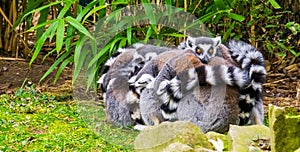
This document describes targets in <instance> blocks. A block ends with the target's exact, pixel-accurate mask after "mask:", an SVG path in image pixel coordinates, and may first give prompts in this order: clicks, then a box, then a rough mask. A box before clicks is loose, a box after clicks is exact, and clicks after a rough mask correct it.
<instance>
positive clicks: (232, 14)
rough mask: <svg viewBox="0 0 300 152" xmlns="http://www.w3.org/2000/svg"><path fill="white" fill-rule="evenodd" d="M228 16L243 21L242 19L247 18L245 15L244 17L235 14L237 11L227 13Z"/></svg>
mask: <svg viewBox="0 0 300 152" xmlns="http://www.w3.org/2000/svg"><path fill="white" fill-rule="evenodd" d="M227 17H229V18H232V19H234V20H237V21H239V22H242V21H244V20H245V17H244V16H242V15H238V14H235V13H228V14H227Z"/></svg>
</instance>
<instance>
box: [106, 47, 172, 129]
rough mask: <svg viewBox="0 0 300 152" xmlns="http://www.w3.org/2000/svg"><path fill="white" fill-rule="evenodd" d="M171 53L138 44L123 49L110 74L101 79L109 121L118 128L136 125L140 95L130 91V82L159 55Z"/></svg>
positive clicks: (166, 49) (164, 49) (162, 48)
mask: <svg viewBox="0 0 300 152" xmlns="http://www.w3.org/2000/svg"><path fill="white" fill-rule="evenodd" d="M168 50H170V48H166V47H157V46H152V45H143V44H139V45H135V46H134V47H133V48H128V49H123V50H122V53H121V54H120V55H118V56H117V57H116V59H115V61H114V62H113V63H112V65H111V67H110V68H109V71H108V72H107V73H106V74H105V75H104V77H102V78H101V79H102V82H103V83H102V84H101V85H102V88H104V90H103V91H104V92H105V96H104V103H105V111H106V116H107V120H108V121H109V122H111V123H113V124H115V125H123V126H128V125H133V124H134V123H135V122H136V119H141V118H140V116H139V115H140V111H139V98H138V95H137V94H135V93H134V92H131V91H130V90H129V85H130V84H129V82H128V81H129V80H130V78H132V77H133V76H135V75H136V74H137V73H138V72H139V70H140V69H141V68H142V67H143V66H144V64H145V63H147V62H149V61H150V60H151V59H152V58H154V57H156V56H157V55H158V54H160V53H163V52H165V51H168Z"/></svg>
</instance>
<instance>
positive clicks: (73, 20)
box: [65, 16, 96, 41]
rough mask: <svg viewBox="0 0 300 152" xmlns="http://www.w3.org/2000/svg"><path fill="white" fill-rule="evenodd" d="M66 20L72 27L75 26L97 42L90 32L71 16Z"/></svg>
mask: <svg viewBox="0 0 300 152" xmlns="http://www.w3.org/2000/svg"><path fill="white" fill-rule="evenodd" d="M65 19H66V21H67V22H68V23H70V24H71V25H72V26H74V27H75V28H76V29H77V30H78V31H79V32H81V33H83V34H84V35H86V36H87V37H89V38H90V39H92V40H94V41H96V40H95V38H94V37H93V36H92V35H91V34H90V32H89V31H88V30H87V29H86V28H85V27H84V26H83V25H82V24H80V23H79V22H78V21H77V20H76V19H74V18H73V17H70V16H67V17H66V18H65Z"/></svg>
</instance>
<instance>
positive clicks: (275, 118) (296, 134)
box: [269, 105, 300, 152]
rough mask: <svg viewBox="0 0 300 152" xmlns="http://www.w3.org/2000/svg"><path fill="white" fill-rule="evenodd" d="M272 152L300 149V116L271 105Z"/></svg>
mask: <svg viewBox="0 0 300 152" xmlns="http://www.w3.org/2000/svg"><path fill="white" fill-rule="evenodd" d="M269 124H270V129H271V149H272V152H282V151H295V150H297V149H298V148H299V147H300V115H291V114H290V113H289V112H288V111H286V109H285V108H281V107H277V106H273V105H269Z"/></svg>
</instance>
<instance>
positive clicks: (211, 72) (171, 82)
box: [154, 50, 250, 120]
mask: <svg viewBox="0 0 300 152" xmlns="http://www.w3.org/2000/svg"><path fill="white" fill-rule="evenodd" d="M249 83H250V80H249V76H248V72H247V71H242V70H241V69H240V68H239V67H237V66H235V65H234V64H227V65H226V64H223V65H213V64H212V65H208V64H203V63H202V61H201V60H199V58H198V57H197V56H196V55H195V54H194V53H193V52H192V51H189V50H188V51H185V53H183V54H180V55H179V56H176V57H174V58H172V59H170V60H169V61H168V62H166V63H165V65H164V66H163V68H162V69H161V71H160V73H159V74H158V76H157V77H156V78H155V82H154V90H156V94H157V95H158V96H159V97H160V99H161V100H162V101H163V102H164V103H163V104H162V106H161V109H162V114H163V116H164V118H165V119H167V120H173V119H174V120H176V119H177V116H176V110H177V105H178V103H179V102H180V100H181V99H182V98H183V97H184V96H185V95H186V93H187V92H189V91H190V90H192V89H193V88H194V87H197V86H206V85H210V86H218V85H224V84H225V85H230V86H234V87H237V88H238V89H243V88H245V87H246V86H248V84H249Z"/></svg>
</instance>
